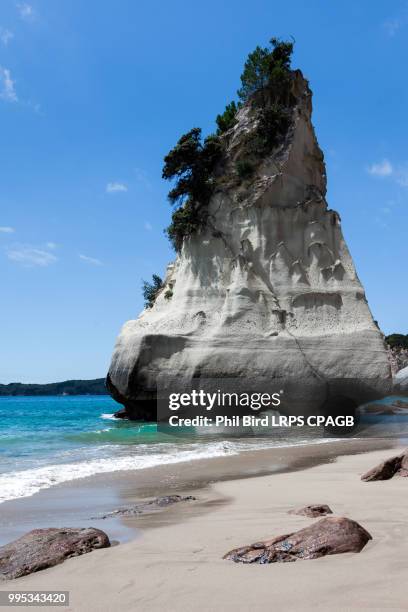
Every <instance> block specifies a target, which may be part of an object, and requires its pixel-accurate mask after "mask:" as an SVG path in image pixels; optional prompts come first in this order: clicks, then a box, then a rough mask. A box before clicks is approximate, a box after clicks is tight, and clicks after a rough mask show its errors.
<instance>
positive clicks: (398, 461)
mask: <svg viewBox="0 0 408 612" xmlns="http://www.w3.org/2000/svg"><path fill="white" fill-rule="evenodd" d="M396 474H397V475H398V476H404V477H407V476H408V452H404V453H402V454H401V455H397V456H395V457H390V458H389V459H386V460H385V461H382V462H381V463H379V464H378V465H376V466H375V467H373V468H372V469H371V470H368V472H366V473H365V474H363V475H362V476H361V480H365V481H366V482H370V481H372V480H389V479H390V478H392V477H393V476H395V475H396Z"/></svg>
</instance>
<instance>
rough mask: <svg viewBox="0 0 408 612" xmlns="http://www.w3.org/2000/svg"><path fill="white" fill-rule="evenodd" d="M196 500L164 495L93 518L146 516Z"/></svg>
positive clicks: (194, 498)
mask: <svg viewBox="0 0 408 612" xmlns="http://www.w3.org/2000/svg"><path fill="white" fill-rule="evenodd" d="M196 499H197V498H196V497H193V496H192V495H187V496H183V495H164V496H163V497H156V498H155V499H151V500H149V501H146V502H142V503H140V504H136V505H135V506H131V507H130V508H118V509H117V510H114V511H113V512H108V514H104V515H103V516H99V517H93V518H100V519H105V518H109V517H111V516H139V515H140V514H148V513H149V512H154V511H156V510H161V509H163V508H167V507H168V506H172V505H173V504H177V503H178V502H186V501H195V500H196Z"/></svg>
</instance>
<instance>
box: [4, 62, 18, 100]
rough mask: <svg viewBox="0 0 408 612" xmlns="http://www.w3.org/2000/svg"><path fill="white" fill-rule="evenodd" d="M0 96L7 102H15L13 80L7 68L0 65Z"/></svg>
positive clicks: (15, 95)
mask: <svg viewBox="0 0 408 612" xmlns="http://www.w3.org/2000/svg"><path fill="white" fill-rule="evenodd" d="M0 98H2V100H6V101H7V102H17V101H18V98H17V94H16V90H15V88H14V81H13V79H12V78H11V73H10V70H8V68H3V67H2V66H0Z"/></svg>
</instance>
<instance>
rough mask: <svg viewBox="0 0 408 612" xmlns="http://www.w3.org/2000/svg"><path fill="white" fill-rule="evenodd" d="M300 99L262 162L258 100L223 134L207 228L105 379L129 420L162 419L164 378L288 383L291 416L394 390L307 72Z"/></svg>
mask: <svg viewBox="0 0 408 612" xmlns="http://www.w3.org/2000/svg"><path fill="white" fill-rule="evenodd" d="M290 96H291V102H290V103H288V109H287V112H288V117H289V120H288V125H287V129H285V131H284V133H282V134H281V135H280V137H279V138H278V139H277V140H276V142H275V144H274V146H273V147H272V149H271V150H270V151H268V152H267V153H265V154H263V155H261V156H259V155H258V156H256V155H253V153H252V151H251V147H250V146H249V144H248V143H250V142H251V138H252V136H253V134H255V133H256V131H257V130H258V129H259V115H258V114H257V112H256V96H254V97H253V98H252V99H249V100H248V101H247V102H246V103H245V104H243V105H242V106H241V107H240V108H239V110H238V112H237V114H236V122H235V124H234V125H233V127H231V128H230V129H229V130H227V131H226V132H225V133H223V134H222V135H221V136H220V139H221V142H222V145H223V157H222V160H221V161H220V162H219V163H218V165H217V169H216V172H215V173H214V187H213V192H212V195H211V198H210V200H209V203H208V216H207V218H206V223H205V224H204V225H203V226H202V227H201V228H200V229H199V230H197V232H195V233H193V234H192V235H188V236H186V237H185V238H184V239H183V240H182V244H181V245H180V249H179V253H178V254H177V257H176V259H175V261H174V262H173V263H172V264H170V265H169V266H168V269H167V275H166V277H165V282H164V286H163V288H162V289H161V290H160V291H159V293H158V295H157V297H156V299H155V302H154V304H153V306H152V307H150V308H146V309H145V310H144V311H143V312H142V313H141V314H140V316H139V317H138V318H137V319H136V320H132V321H128V322H127V323H125V325H124V326H123V329H122V331H121V333H120V335H119V337H118V340H117V343H116V347H115V350H114V353H113V357H112V362H111V365H110V369H109V374H108V377H107V385H108V388H109V391H110V393H111V394H112V396H113V397H114V398H115V399H116V400H118V401H119V402H120V403H122V404H123V405H124V412H123V414H124V415H126V416H128V417H129V418H132V419H146V420H155V418H156V412H155V411H156V403H155V401H156V395H157V379H158V377H159V376H164V377H166V376H168V377H169V378H172V379H176V380H178V381H179V382H180V381H183V383H185V384H186V385H188V383H189V381H191V380H192V379H195V378H203V379H208V378H217V379H222V378H224V379H225V378H226V379H240V380H246V381H252V382H254V384H255V386H256V384H257V381H263V382H264V383H265V382H266V383H267V384H268V386H269V388H270V389H271V390H274V391H276V390H280V389H283V388H284V389H285V391H286V390H287V394H288V395H287V397H288V402H287V403H286V408H287V409H288V410H290V411H293V412H304V411H307V410H318V409H320V408H321V407H322V406H326V409H327V407H329V409H330V398H336V397H337V398H338V397H346V398H349V399H350V400H351V401H352V402H354V403H355V404H358V403H361V402H364V401H367V400H370V399H375V398H379V397H382V396H384V395H385V394H386V393H387V392H388V391H389V389H390V387H391V381H392V377H391V370H390V365H389V360H388V357H387V352H386V347H385V342H384V337H383V334H382V332H381V331H380V329H379V328H378V326H377V324H376V322H375V321H374V320H373V317H372V315H371V312H370V309H369V306H368V303H367V300H366V296H365V292H364V288H363V286H362V284H361V282H360V280H359V278H358V276H357V273H356V270H355V267H354V264H353V260H352V258H351V256H350V253H349V251H348V248H347V245H346V243H345V241H344V238H343V234H342V230H341V225H340V217H339V215H338V213H337V212H335V211H334V210H330V209H329V208H328V206H327V202H326V199H325V196H326V169H325V164H324V157H323V153H322V151H321V149H320V147H319V145H318V143H317V140H316V136H315V132H314V128H313V125H312V122H311V114H312V93H311V90H310V89H309V85H308V82H307V80H306V79H305V78H304V77H303V75H302V73H301V72H300V71H299V70H294V71H290ZM268 105H269V107H270V108H273V100H272V99H271V98H269V97H267V98H266V106H268ZM334 401H336V400H334Z"/></svg>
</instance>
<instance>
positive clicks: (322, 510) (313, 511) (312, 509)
mask: <svg viewBox="0 0 408 612" xmlns="http://www.w3.org/2000/svg"><path fill="white" fill-rule="evenodd" d="M289 514H299V515H300V516H308V517H309V518H319V517H321V516H326V514H333V511H332V510H331V508H330V507H329V506H328V505H327V504H311V505H310V506H304V507H303V508H297V509H296V510H290V511H289Z"/></svg>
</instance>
